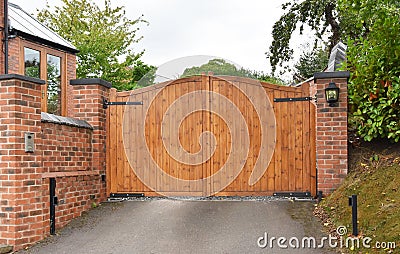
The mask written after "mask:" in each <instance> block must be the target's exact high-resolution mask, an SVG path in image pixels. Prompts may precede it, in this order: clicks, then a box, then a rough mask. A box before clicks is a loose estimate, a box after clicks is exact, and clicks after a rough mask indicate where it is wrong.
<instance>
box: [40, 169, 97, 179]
mask: <svg viewBox="0 0 400 254" xmlns="http://www.w3.org/2000/svg"><path fill="white" fill-rule="evenodd" d="M92 175H99V172H98V171H83V170H82V171H69V172H68V171H66V172H48V173H43V174H42V178H51V177H65V176H68V177H71V176H92Z"/></svg>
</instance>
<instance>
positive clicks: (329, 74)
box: [314, 71, 350, 81]
mask: <svg viewBox="0 0 400 254" xmlns="http://www.w3.org/2000/svg"><path fill="white" fill-rule="evenodd" d="M328 78H346V79H348V78H350V72H349V71H335V72H317V73H314V81H315V80H317V79H328Z"/></svg>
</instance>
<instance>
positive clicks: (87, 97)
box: [70, 79, 111, 200]
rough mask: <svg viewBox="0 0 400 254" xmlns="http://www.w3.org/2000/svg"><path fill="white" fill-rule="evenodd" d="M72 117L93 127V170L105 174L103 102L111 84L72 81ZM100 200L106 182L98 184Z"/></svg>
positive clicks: (97, 80)
mask: <svg viewBox="0 0 400 254" xmlns="http://www.w3.org/2000/svg"><path fill="white" fill-rule="evenodd" d="M70 84H71V85H72V86H73V96H74V103H73V104H74V106H73V107H74V117H75V118H78V119H82V120H85V121H87V122H88V123H90V124H91V125H92V126H93V137H92V138H93V141H92V145H93V157H92V161H93V170H97V171H98V172H99V174H100V175H105V174H106V134H107V133H106V118H107V110H106V109H104V108H103V100H104V99H107V100H108V99H109V96H110V88H111V83H109V82H107V81H104V80H102V79H74V80H71V82H70ZM99 192H100V199H101V200H105V198H106V182H105V181H100V183H99Z"/></svg>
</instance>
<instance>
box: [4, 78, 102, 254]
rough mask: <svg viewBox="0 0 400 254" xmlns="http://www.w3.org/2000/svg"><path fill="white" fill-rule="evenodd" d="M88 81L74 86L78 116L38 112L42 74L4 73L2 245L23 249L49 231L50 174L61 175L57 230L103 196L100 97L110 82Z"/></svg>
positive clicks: (51, 176)
mask: <svg viewBox="0 0 400 254" xmlns="http://www.w3.org/2000/svg"><path fill="white" fill-rule="evenodd" d="M76 82H79V81H76ZM87 82H89V83H90V84H89V85H88V86H87V89H85V85H84V84H81V85H79V86H71V87H72V88H73V90H74V91H75V92H74V95H80V94H82V95H83V97H81V98H80V97H79V96H74V98H75V100H74V102H75V103H76V104H75V105H76V106H78V105H79V109H77V110H76V111H74V112H76V116H77V117H80V119H81V120H77V119H72V118H65V117H60V116H54V115H49V114H44V115H43V114H41V112H40V103H41V84H43V83H44V82H43V81H41V80H38V79H32V78H27V77H24V76H20V75H15V74H11V75H2V76H0V200H1V202H0V222H1V223H0V244H7V245H11V246H14V250H18V249H21V248H24V247H26V246H29V245H30V244H32V243H34V242H36V241H38V240H41V239H43V238H44V237H45V236H46V235H48V234H49V228H50V222H49V219H50V214H49V212H50V204H49V200H50V198H49V178H55V179H56V196H57V197H58V199H59V205H58V206H56V229H59V228H61V227H63V226H64V225H65V224H67V223H68V222H69V221H70V220H71V219H73V218H75V217H77V216H80V215H81V213H82V212H83V211H85V210H87V209H89V208H90V207H91V205H92V203H98V202H100V201H102V200H104V198H105V182H104V181H103V179H102V177H101V175H102V174H105V157H106V156H105V147H104V146H105V117H106V115H105V110H104V109H103V107H102V100H103V97H105V98H108V97H106V96H108V90H109V89H108V86H109V84H108V83H106V84H107V85H106V86H104V84H105V83H104V81H101V80H95V82H91V81H90V80H86V83H87ZM96 82H98V83H101V84H96ZM86 90H87V91H89V93H88V92H86ZM86 100H89V101H86ZM70 106H71V107H72V106H73V105H70ZM93 107H97V108H93ZM82 119H87V120H88V121H89V122H90V124H91V125H90V124H88V122H86V121H83V120H82ZM103 121H104V122H103ZM28 131H29V132H33V133H34V135H35V139H34V140H35V143H36V144H35V151H34V152H33V153H25V150H24V133H25V132H28Z"/></svg>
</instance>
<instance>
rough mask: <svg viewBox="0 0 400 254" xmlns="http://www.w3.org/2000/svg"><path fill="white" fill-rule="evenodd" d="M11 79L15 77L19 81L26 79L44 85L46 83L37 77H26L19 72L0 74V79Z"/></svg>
mask: <svg viewBox="0 0 400 254" xmlns="http://www.w3.org/2000/svg"><path fill="white" fill-rule="evenodd" d="M11 79H17V80H20V81H27V82H31V83H35V84H39V85H44V84H46V81H44V80H42V79H38V78H32V77H27V76H23V75H19V74H3V75H0V81H5V80H11Z"/></svg>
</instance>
